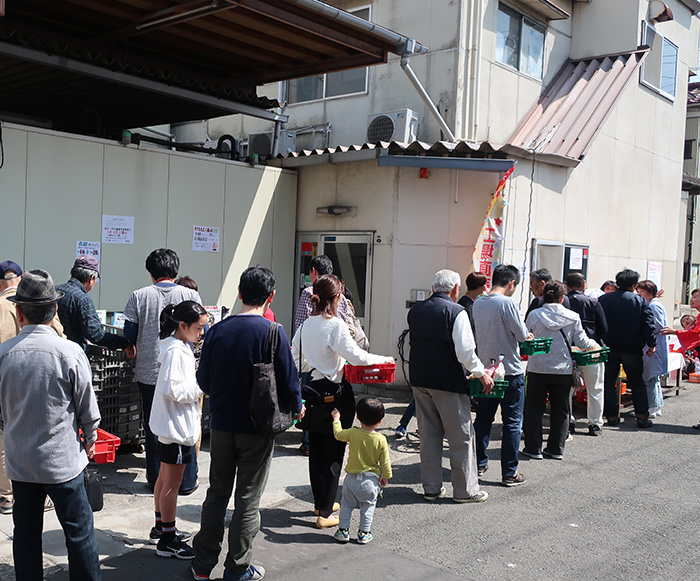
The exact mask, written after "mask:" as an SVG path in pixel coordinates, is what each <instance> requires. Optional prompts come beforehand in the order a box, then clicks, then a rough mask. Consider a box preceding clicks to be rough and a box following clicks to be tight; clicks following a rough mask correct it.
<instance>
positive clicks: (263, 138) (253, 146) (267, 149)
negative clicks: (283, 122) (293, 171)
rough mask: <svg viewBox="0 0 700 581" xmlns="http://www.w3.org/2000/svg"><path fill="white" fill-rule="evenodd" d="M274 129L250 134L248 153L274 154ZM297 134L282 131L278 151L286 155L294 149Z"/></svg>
mask: <svg viewBox="0 0 700 581" xmlns="http://www.w3.org/2000/svg"><path fill="white" fill-rule="evenodd" d="M274 138H275V132H274V131H262V132H260V133H249V134H248V155H249V156H250V155H253V154H254V153H256V154H258V155H272V144H273V142H274ZM296 140H297V138H296V134H295V133H293V132H291V131H285V130H282V131H280V143H279V147H278V149H277V152H278V153H281V154H283V155H286V154H287V153H290V152H292V151H294V149H295V147H296Z"/></svg>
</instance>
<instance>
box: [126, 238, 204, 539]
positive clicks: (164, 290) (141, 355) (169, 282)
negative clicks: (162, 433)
mask: <svg viewBox="0 0 700 581" xmlns="http://www.w3.org/2000/svg"><path fill="white" fill-rule="evenodd" d="M146 270H147V271H148V273H149V274H150V275H151V282H152V283H153V284H150V285H148V286H145V287H143V288H140V289H138V290H135V291H134V292H132V293H131V296H130V297H129V301H128V302H127V303H126V307H124V318H125V319H126V322H125V323H124V335H125V336H126V338H127V339H128V340H129V341H130V342H131V343H132V344H134V345H136V367H135V369H134V376H135V379H136V381H137V382H138V384H139V390H140V391H141V401H142V404H143V426H144V431H145V432H146V446H145V447H146V484H147V486H148V488H150V489H151V490H153V487H154V486H155V484H156V480H157V478H158V472H159V470H160V457H159V456H158V438H157V437H156V436H155V435H154V434H153V432H151V428H150V426H149V424H148V421H149V419H150V417H151V406H152V404H153V394H154V392H155V389H156V379H158V370H159V369H160V363H158V354H159V346H158V333H159V332H160V314H161V313H162V312H163V309H164V308H165V307H166V306H167V305H170V304H173V305H179V304H180V303H181V302H182V301H196V302H198V303H199V304H200V305H201V304H202V299H201V298H200V296H199V293H198V292H197V291H195V290H192V289H189V288H187V287H184V286H181V285H178V284H175V278H176V277H177V273H178V271H179V270H180V259H179V258H178V256H177V254H176V253H175V251H174V250H170V249H169V248H158V249H157V250H154V251H153V252H151V253H150V254H149V255H148V257H147V258H146ZM198 486H199V483H198V482H197V455H196V453H194V454H193V456H192V462H190V463H189V464H187V468H185V475H184V477H183V479H182V485H181V486H180V494H191V493H192V492H194V491H195V490H196V489H197V487H198ZM151 533H152V535H151V541H155V542H158V539H159V538H160V532H159V531H157V530H155V529H154V530H153V531H151ZM181 538H183V540H186V538H185V537H181ZM187 538H189V537H187Z"/></svg>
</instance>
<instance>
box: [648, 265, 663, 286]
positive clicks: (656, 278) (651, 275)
mask: <svg viewBox="0 0 700 581" xmlns="http://www.w3.org/2000/svg"><path fill="white" fill-rule="evenodd" d="M661 270H662V265H661V263H660V262H647V280H650V281H651V282H653V283H654V284H655V285H656V288H657V289H659V290H661Z"/></svg>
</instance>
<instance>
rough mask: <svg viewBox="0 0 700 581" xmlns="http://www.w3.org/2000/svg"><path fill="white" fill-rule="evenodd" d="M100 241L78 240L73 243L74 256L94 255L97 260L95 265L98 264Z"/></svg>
mask: <svg viewBox="0 0 700 581" xmlns="http://www.w3.org/2000/svg"><path fill="white" fill-rule="evenodd" d="M100 246H101V244H100V242H89V241H87V240H78V242H77V243H76V245H75V257H76V258H78V256H94V257H95V260H97V266H99V265H100Z"/></svg>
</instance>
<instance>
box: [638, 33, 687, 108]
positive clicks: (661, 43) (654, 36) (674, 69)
mask: <svg viewBox="0 0 700 581" xmlns="http://www.w3.org/2000/svg"><path fill="white" fill-rule="evenodd" d="M642 44H646V45H647V46H648V47H649V48H650V50H649V54H648V55H647V58H646V59H644V62H643V63H642V72H641V80H642V83H643V84H644V85H647V86H648V87H651V88H652V89H655V90H656V91H658V92H659V93H661V94H662V95H664V96H666V97H668V98H669V99H674V98H675V96H676V76H677V74H678V47H677V46H676V45H675V44H673V43H672V42H671V41H670V40H668V39H667V38H664V37H663V36H662V35H661V34H659V33H658V32H657V31H656V30H655V29H654V28H653V27H652V26H651V25H650V24H647V23H646V22H643V23H642Z"/></svg>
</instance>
